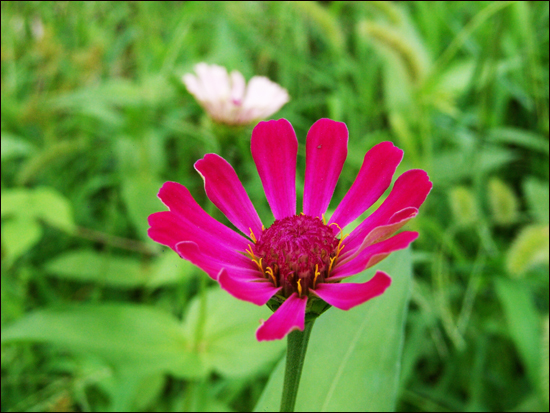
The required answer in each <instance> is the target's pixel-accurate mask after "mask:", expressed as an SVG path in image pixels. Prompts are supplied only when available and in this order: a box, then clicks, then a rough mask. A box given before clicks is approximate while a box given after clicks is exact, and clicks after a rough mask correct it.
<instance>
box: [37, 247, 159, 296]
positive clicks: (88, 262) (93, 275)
mask: <svg viewBox="0 0 550 413" xmlns="http://www.w3.org/2000/svg"><path fill="white" fill-rule="evenodd" d="M46 271H47V272H48V273H50V274H51V275H53V276H56V277H59V278H65V279H71V280H75V281H84V282H95V283H98V284H105V285H111V286H114V287H137V286H140V285H144V284H145V283H147V281H148V280H149V274H148V272H147V271H146V268H145V267H144V266H143V265H142V264H141V263H140V261H139V260H137V259H135V258H129V257H120V256H116V255H112V254H106V253H100V252H96V251H92V250H76V251H70V252H66V253H63V254H61V255H59V256H57V257H55V258H54V259H52V260H50V261H48V262H47V263H46Z"/></svg>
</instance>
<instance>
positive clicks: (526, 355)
mask: <svg viewBox="0 0 550 413" xmlns="http://www.w3.org/2000/svg"><path fill="white" fill-rule="evenodd" d="M496 292H497V294H498V298H499V300H500V303H501V305H502V308H503V310H504V315H505V317H506V321H507V324H508V329H509V330H508V331H509V334H510V337H511V338H512V340H513V341H514V344H515V345H516V348H517V350H518V352H519V355H520V357H521V359H522V361H523V364H524V366H525V368H526V369H527V372H528V374H529V378H530V379H531V380H532V383H533V384H534V385H537V384H538V382H539V376H540V370H539V367H538V366H539V362H540V354H541V348H540V346H541V340H540V336H541V334H540V317H539V315H538V313H537V309H536V308H535V305H534V303H533V299H532V297H531V294H530V292H529V290H528V289H527V288H525V286H524V285H522V284H520V283H519V282H518V281H512V280H507V279H504V278H499V279H497V280H496Z"/></svg>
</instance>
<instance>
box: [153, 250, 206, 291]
mask: <svg viewBox="0 0 550 413" xmlns="http://www.w3.org/2000/svg"><path fill="white" fill-rule="evenodd" d="M151 267H152V268H151V276H150V278H149V280H148V281H147V287H150V288H156V287H160V286H162V285H168V284H176V283H178V282H180V281H182V280H184V279H189V278H190V277H191V276H192V275H193V274H195V273H196V272H197V271H198V269H197V267H196V266H195V265H193V264H191V262H190V261H187V260H184V259H182V258H181V257H180V256H179V255H178V254H175V253H174V251H172V250H167V251H165V252H164V253H163V254H162V255H161V256H160V257H158V258H156V259H155V261H154V262H153V263H152V265H151Z"/></svg>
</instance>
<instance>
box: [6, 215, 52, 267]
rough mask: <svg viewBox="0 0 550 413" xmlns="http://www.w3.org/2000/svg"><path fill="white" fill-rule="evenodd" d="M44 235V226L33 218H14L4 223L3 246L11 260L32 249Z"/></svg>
mask: <svg viewBox="0 0 550 413" xmlns="http://www.w3.org/2000/svg"><path fill="white" fill-rule="evenodd" d="M41 237H42V228H41V227H40V225H39V224H38V223H37V222H36V221H35V220H33V219H28V218H18V217H16V218H13V219H10V220H8V221H6V222H5V223H3V224H2V248H3V249H4V250H5V251H6V255H7V257H8V259H9V260H10V261H12V262H13V261H14V260H16V259H17V258H19V257H20V256H21V255H23V254H24V253H25V252H27V251H28V250H30V249H31V248H32V247H33V246H34V245H35V244H36V243H37V242H38V241H40V238H41Z"/></svg>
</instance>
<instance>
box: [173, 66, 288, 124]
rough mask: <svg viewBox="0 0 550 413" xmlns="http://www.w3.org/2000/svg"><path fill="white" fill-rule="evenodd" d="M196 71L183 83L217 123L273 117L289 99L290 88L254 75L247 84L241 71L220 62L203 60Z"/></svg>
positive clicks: (239, 122)
mask: <svg viewBox="0 0 550 413" xmlns="http://www.w3.org/2000/svg"><path fill="white" fill-rule="evenodd" d="M195 72H196V73H197V75H194V74H191V73H187V74H185V75H184V76H183V83H185V86H186V87H187V90H188V91H189V93H191V94H192V95H193V96H195V98H196V99H197V101H198V102H199V103H200V104H201V106H202V107H203V108H204V109H205V110H206V111H207V112H208V114H209V115H210V116H211V117H212V118H213V119H214V120H216V121H217V122H221V123H227V124H230V125H245V124H249V123H252V122H254V121H256V120H260V119H265V118H267V117H268V116H271V115H272V114H274V113H275V112H277V111H278V110H279V109H281V107H282V106H283V105H284V104H285V103H287V102H288V100H289V96H288V93H287V91H286V89H283V88H282V87H281V86H279V85H278V84H277V83H275V82H272V81H271V80H269V79H268V78H266V77H263V76H254V77H253V78H252V79H250V81H249V82H248V85H246V82H245V80H244V77H243V75H242V74H241V73H240V72H237V71H236V70H234V71H233V72H231V73H230V74H228V73H227V69H226V68H225V67H221V66H218V65H208V64H206V63H199V64H197V65H196V66H195Z"/></svg>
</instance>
